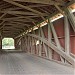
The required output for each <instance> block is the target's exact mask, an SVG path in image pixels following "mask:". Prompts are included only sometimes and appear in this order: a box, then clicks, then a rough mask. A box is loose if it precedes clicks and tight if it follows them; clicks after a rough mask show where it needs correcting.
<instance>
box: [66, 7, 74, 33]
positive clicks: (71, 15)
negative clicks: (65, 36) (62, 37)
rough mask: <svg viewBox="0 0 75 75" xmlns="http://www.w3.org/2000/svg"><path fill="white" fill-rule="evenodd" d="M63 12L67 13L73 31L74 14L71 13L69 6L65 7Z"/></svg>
mask: <svg viewBox="0 0 75 75" xmlns="http://www.w3.org/2000/svg"><path fill="white" fill-rule="evenodd" d="M65 14H66V15H67V17H68V20H69V22H70V24H71V26H72V28H73V30H74V32H75V16H74V14H73V13H72V11H71V9H70V8H66V9H65Z"/></svg>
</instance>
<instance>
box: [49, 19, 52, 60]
mask: <svg viewBox="0 0 75 75" xmlns="http://www.w3.org/2000/svg"><path fill="white" fill-rule="evenodd" d="M51 38H52V34H51V27H50V20H49V19H48V41H49V42H50V43H51ZM48 58H49V59H52V50H51V49H50V48H49V47H48Z"/></svg>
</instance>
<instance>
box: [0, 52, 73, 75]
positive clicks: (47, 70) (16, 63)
mask: <svg viewBox="0 0 75 75" xmlns="http://www.w3.org/2000/svg"><path fill="white" fill-rule="evenodd" d="M8 74H9V75H11V74H13V75H74V69H73V68H71V67H66V66H63V65H60V64H57V63H55V62H52V61H48V60H45V59H42V58H39V57H36V56H33V55H29V54H25V53H6V54H1V55H0V75H8Z"/></svg>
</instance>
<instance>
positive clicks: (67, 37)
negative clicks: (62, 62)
mask: <svg viewBox="0 0 75 75" xmlns="http://www.w3.org/2000/svg"><path fill="white" fill-rule="evenodd" d="M64 29H65V52H66V53H67V54H70V28H69V23H68V19H67V16H64Z"/></svg>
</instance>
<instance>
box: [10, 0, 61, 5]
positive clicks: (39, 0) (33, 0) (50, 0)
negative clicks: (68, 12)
mask: <svg viewBox="0 0 75 75" xmlns="http://www.w3.org/2000/svg"><path fill="white" fill-rule="evenodd" d="M11 1H19V2H31V3H41V4H49V5H53V4H57V5H62V3H61V2H62V1H60V2H56V1H53V0H11Z"/></svg>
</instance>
